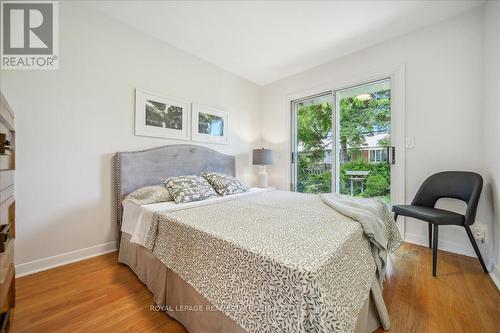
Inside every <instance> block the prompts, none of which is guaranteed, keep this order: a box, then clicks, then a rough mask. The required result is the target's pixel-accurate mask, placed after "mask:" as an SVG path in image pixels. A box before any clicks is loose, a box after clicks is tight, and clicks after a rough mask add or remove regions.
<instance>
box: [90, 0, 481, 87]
mask: <svg viewBox="0 0 500 333" xmlns="http://www.w3.org/2000/svg"><path fill="white" fill-rule="evenodd" d="M85 3H87V4H88V5H89V6H91V7H93V8H95V9H98V10H100V11H102V12H104V13H106V14H108V15H110V16H112V17H114V18H116V19H118V20H120V21H122V22H124V23H126V24H128V25H130V26H132V27H135V28H137V29H139V30H142V31H143V32H145V33H147V34H149V35H151V36H154V37H156V38H158V39H160V40H162V41H165V42H166V43H169V44H171V45H173V46H175V47H177V48H179V49H181V50H184V51H186V52H189V53H191V54H193V55H195V56H197V57H199V58H202V59H204V60H206V61H208V62H210V63H213V64H215V65H217V66H219V67H222V68H224V69H226V70H228V71H230V72H232V73H235V74H237V75H239V76H241V77H244V78H246V79H248V80H250V81H252V82H255V83H257V84H259V85H266V84H269V83H271V82H273V81H276V80H279V79H282V78H284V77H287V76H290V75H292V74H296V73H298V72H301V71H303V70H306V69H308V68H311V67H314V66H317V65H319V64H322V63H325V62H327V61H330V60H332V59H335V58H339V57H341V56H344V55H346V54H349V53H352V52H355V51H357V50H361V49H363V48H366V47H369V46H372V45H375V44H378V43H380V42H382V41H384V40H387V39H390V38H394V37H396V36H400V35H403V34H406V33H409V32H411V31H414V30H416V29H420V28H422V27H424V26H427V25H430V24H432V23H435V22H438V21H440V20H443V19H445V18H448V17H452V16H455V15H458V14H460V13H462V12H465V11H467V10H470V9H472V8H473V7H476V6H479V5H481V4H482V3H483V1H465V0H464V1H91V2H85Z"/></svg>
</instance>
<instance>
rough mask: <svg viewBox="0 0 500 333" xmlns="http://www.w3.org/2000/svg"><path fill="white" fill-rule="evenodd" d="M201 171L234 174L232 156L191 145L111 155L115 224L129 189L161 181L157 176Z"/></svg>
mask: <svg viewBox="0 0 500 333" xmlns="http://www.w3.org/2000/svg"><path fill="white" fill-rule="evenodd" d="M203 171H213V172H220V173H224V174H226V175H231V176H234V175H235V160H234V156H230V155H224V154H221V153H219V152H217V151H215V150H212V149H209V148H205V147H201V146H195V145H187V144H185V145H168V146H161V147H157V148H151V149H146V150H140V151H131V152H119V153H116V155H115V186H116V194H115V195H116V209H117V211H116V212H117V223H118V226H120V225H121V220H122V201H123V199H124V198H125V196H126V195H127V194H129V193H130V192H132V191H134V190H136V189H138V188H141V187H144V186H149V185H158V184H161V180H160V178H161V177H167V176H183V175H200V173H201V172H203Z"/></svg>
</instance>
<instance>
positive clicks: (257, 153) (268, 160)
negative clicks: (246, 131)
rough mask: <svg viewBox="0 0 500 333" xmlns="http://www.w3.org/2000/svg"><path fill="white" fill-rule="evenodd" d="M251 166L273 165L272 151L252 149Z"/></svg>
mask: <svg viewBox="0 0 500 333" xmlns="http://www.w3.org/2000/svg"><path fill="white" fill-rule="evenodd" d="M252 164H254V165H271V164H273V150H272V149H264V148H261V149H254V150H253V154H252Z"/></svg>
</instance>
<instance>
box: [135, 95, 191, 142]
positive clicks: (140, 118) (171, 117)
mask: <svg viewBox="0 0 500 333" xmlns="http://www.w3.org/2000/svg"><path fill="white" fill-rule="evenodd" d="M189 106H190V105H189V103H188V102H186V101H183V100H180V99H177V98H173V97H166V96H162V95H161V94H158V93H154V92H150V91H146V90H142V89H139V88H136V89H135V135H137V136H147V137H155V138H165V139H174V140H189V133H190V130H189V125H190V121H189V117H190V110H189Z"/></svg>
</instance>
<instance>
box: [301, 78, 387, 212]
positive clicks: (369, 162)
mask: <svg viewBox="0 0 500 333" xmlns="http://www.w3.org/2000/svg"><path fill="white" fill-rule="evenodd" d="M393 157H394V154H393V149H392V147H391V82H390V80H389V79H384V80H380V81H376V82H371V83H368V84H362V85H358V86H354V87H349V88H347V89H342V90H336V91H328V92H325V93H324V94H321V95H317V96H312V97H308V98H304V99H301V100H297V101H293V102H292V166H291V167H292V190H295V191H298V192H306V193H321V192H338V193H342V194H348V195H352V196H357V197H378V198H380V199H382V200H383V201H385V202H387V203H390V195H391V164H392V163H393V162H394V160H393Z"/></svg>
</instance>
